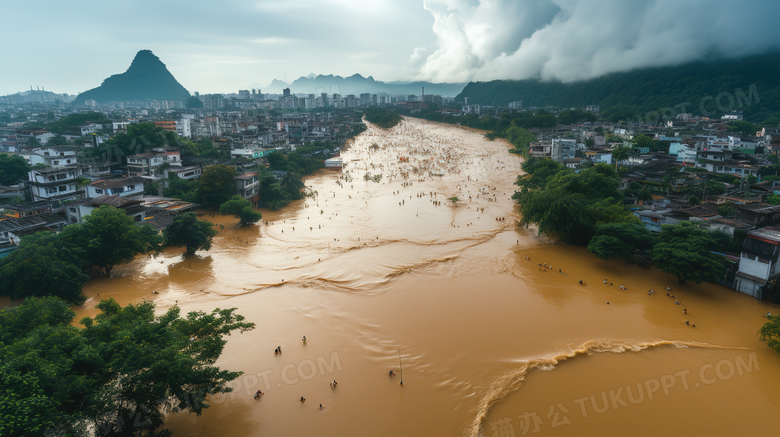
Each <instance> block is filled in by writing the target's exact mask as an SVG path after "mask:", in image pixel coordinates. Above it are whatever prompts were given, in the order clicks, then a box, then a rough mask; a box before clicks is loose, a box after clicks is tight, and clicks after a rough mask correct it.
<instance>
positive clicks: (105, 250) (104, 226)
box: [0, 205, 216, 305]
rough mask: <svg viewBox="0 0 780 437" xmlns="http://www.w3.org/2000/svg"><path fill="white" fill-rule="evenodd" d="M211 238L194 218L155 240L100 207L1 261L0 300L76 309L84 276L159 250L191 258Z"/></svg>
mask: <svg viewBox="0 0 780 437" xmlns="http://www.w3.org/2000/svg"><path fill="white" fill-rule="evenodd" d="M215 235H216V230H214V229H213V224H211V223H209V222H206V221H202V220H198V218H197V216H196V215H195V213H187V214H183V215H181V216H177V217H176V218H175V219H174V221H173V223H172V224H171V225H170V226H168V227H167V228H166V229H165V230H164V231H163V234H162V235H160V233H159V232H157V230H155V229H154V228H152V227H151V226H149V225H143V226H138V225H136V223H135V221H134V220H133V218H132V217H130V216H128V215H127V214H125V212H124V211H122V210H120V209H116V208H114V207H111V206H108V205H104V206H101V207H99V208H96V209H95V210H93V211H92V213H91V214H90V215H89V216H87V217H86V218H85V219H84V223H83V224H72V225H69V226H67V227H66V228H65V229H64V230H63V231H62V232H60V233H59V234H53V233H51V232H38V233H35V234H32V235H28V236H25V237H24V238H22V241H21V243H20V244H19V248H18V249H17V250H15V251H13V252H12V253H11V254H10V255H9V256H7V257H5V258H3V259H2V260H1V261H0V296H10V297H11V299H12V300H15V299H19V298H25V297H31V296H33V297H42V296H57V297H60V298H62V299H64V300H65V301H67V302H69V303H71V304H74V305H81V304H83V303H84V301H85V300H86V297H85V296H84V293H83V290H82V287H83V286H84V284H85V283H86V282H87V281H88V280H89V279H90V276H89V275H87V274H85V273H84V272H85V271H90V272H92V273H104V274H106V275H110V274H111V270H112V269H113V268H114V266H115V265H118V264H123V263H127V262H130V261H132V260H133V259H134V258H135V257H136V255H138V254H144V253H149V252H155V253H156V252H160V251H161V250H162V248H163V247H164V246H176V247H186V249H187V253H188V254H194V253H195V251H196V250H198V249H205V250H208V249H209V248H210V247H211V239H212V238H213V237H214V236H215Z"/></svg>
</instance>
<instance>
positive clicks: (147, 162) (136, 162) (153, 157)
mask: <svg viewBox="0 0 780 437" xmlns="http://www.w3.org/2000/svg"><path fill="white" fill-rule="evenodd" d="M165 163H168V164H170V165H171V166H181V156H180V154H179V152H178V151H175V152H172V151H168V152H163V151H157V150H156V151H152V152H149V153H141V154H140V155H130V156H128V157H127V173H128V174H129V175H130V176H151V177H157V176H160V175H161V173H160V166H162V165H163V164H165Z"/></svg>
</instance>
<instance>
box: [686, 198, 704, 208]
mask: <svg viewBox="0 0 780 437" xmlns="http://www.w3.org/2000/svg"><path fill="white" fill-rule="evenodd" d="M699 204H701V200H700V199H699V198H698V197H696V196H691V197H689V198H688V205H691V206H696V205H699Z"/></svg>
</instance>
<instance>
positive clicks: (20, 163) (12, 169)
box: [0, 154, 30, 185]
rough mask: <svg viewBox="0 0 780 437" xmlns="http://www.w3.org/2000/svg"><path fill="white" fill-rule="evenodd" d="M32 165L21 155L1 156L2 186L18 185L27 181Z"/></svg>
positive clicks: (0, 176) (0, 181)
mask: <svg viewBox="0 0 780 437" xmlns="http://www.w3.org/2000/svg"><path fill="white" fill-rule="evenodd" d="M29 171H30V164H28V163H27V160H26V159H24V158H22V157H21V156H19V155H6V154H0V185H16V184H18V183H19V182H20V181H26V180H27V173H28V172H29Z"/></svg>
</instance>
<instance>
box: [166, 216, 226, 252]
mask: <svg viewBox="0 0 780 437" xmlns="http://www.w3.org/2000/svg"><path fill="white" fill-rule="evenodd" d="M215 235H217V231H216V230H214V224H213V223H210V222H207V221H203V220H198V216H197V215H196V214H195V213H194V212H188V213H186V214H182V215H180V216H177V217H176V218H174V219H173V223H171V224H170V225H168V227H167V228H165V230H164V231H163V236H164V238H165V245H166V246H176V247H186V248H187V255H194V254H195V252H196V251H198V250H199V249H203V250H209V249H211V240H212V238H214V236H215Z"/></svg>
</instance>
